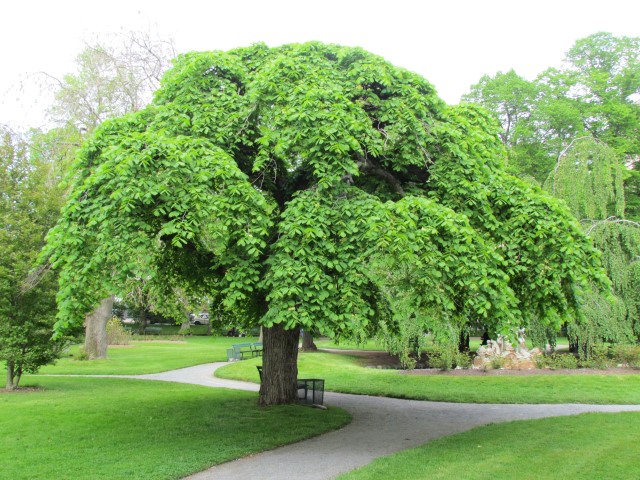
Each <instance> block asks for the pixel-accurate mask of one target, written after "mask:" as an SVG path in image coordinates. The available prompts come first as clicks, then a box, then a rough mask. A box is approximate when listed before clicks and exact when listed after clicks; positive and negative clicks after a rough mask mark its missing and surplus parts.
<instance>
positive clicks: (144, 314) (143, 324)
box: [139, 308, 147, 335]
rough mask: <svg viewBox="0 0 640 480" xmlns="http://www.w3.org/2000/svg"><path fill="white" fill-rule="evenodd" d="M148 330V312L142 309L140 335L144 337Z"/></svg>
mask: <svg viewBox="0 0 640 480" xmlns="http://www.w3.org/2000/svg"><path fill="white" fill-rule="evenodd" d="M146 330H147V310H146V309H144V308H143V309H142V310H141V311H140V330H139V332H140V335H144V334H145V333H146Z"/></svg>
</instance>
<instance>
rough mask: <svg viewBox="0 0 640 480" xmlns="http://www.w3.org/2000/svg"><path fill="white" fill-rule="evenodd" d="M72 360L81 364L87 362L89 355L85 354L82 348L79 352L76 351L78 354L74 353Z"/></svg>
mask: <svg viewBox="0 0 640 480" xmlns="http://www.w3.org/2000/svg"><path fill="white" fill-rule="evenodd" d="M74 358H75V359H76V360H78V361H81V362H83V361H85V360H89V354H88V353H87V352H85V350H84V348H81V349H80V350H78V353H76V355H75V356H74Z"/></svg>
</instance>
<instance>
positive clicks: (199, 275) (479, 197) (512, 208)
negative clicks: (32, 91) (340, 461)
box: [48, 43, 606, 403]
mask: <svg viewBox="0 0 640 480" xmlns="http://www.w3.org/2000/svg"><path fill="white" fill-rule="evenodd" d="M497 131H498V130H497V125H496V124H494V122H493V121H491V120H490V119H489V118H488V117H487V116H486V115H485V114H484V113H483V112H482V111H481V110H480V109H476V108H473V107H453V108H450V107H447V106H445V104H444V103H443V102H442V101H441V100H440V99H439V98H438V97H437V95H436V94H435V92H434V89H433V87H432V86H431V85H430V84H429V83H428V82H427V81H425V80H424V79H423V78H421V77H419V76H418V75H415V74H413V73H410V72H408V71H406V70H403V69H401V68H397V67H394V66H392V65H390V64H389V63H387V62H386V61H384V60H383V59H382V58H380V57H377V56H374V55H372V54H370V53H368V52H366V51H364V50H362V49H358V48H346V47H339V46H334V45H323V44H320V43H308V44H303V45H286V46H282V47H278V48H268V47H267V46H265V45H262V44H258V45H255V46H252V47H249V48H242V49H237V50H232V51H229V52H218V51H216V52H204V53H189V54H185V55H181V56H179V57H178V58H177V59H176V61H175V65H174V67H173V68H172V69H171V70H170V71H169V72H168V73H167V74H166V75H165V77H164V79H163V81H162V86H161V88H160V89H159V90H158V91H157V92H156V95H155V99H154V102H153V103H152V104H151V105H150V106H149V107H147V108H145V109H144V110H142V111H140V112H138V113H135V114H130V115H127V116H124V117H122V118H119V119H115V120H111V121H107V122H105V123H104V124H103V125H102V126H101V127H99V128H98V129H97V130H96V132H95V134H94V135H93V136H92V138H91V139H90V140H89V141H88V142H87V143H86V144H85V145H84V147H83V149H82V151H81V153H80V155H79V158H78V160H77V162H76V164H75V166H74V169H73V178H72V180H71V181H72V192H71V195H70V197H69V200H68V202H67V205H66V206H65V208H64V210H63V214H62V218H61V220H60V222H59V223H58V225H57V227H56V228H55V230H54V231H53V232H52V234H51V236H50V238H49V249H48V255H49V256H50V258H51V259H52V261H53V263H54V265H55V266H56V267H58V268H59V269H60V278H61V290H60V295H59V306H60V315H59V321H58V328H60V329H63V328H64V327H65V326H68V325H72V324H74V323H76V322H78V321H80V319H82V318H83V316H84V315H85V314H86V313H87V312H89V311H91V310H92V309H93V307H94V306H95V305H96V304H97V302H98V301H99V300H100V299H101V298H104V297H105V296H106V295H108V294H111V293H117V292H118V291H119V290H121V289H122V288H124V285H126V282H127V279H128V278H132V277H134V278H148V279H149V282H150V284H152V285H153V288H154V289H156V291H163V289H164V290H165V291H166V292H167V296H166V300H167V302H166V303H171V302H170V298H171V292H175V291H176V288H180V289H183V291H187V292H188V293H189V294H190V295H207V294H211V292H215V293H216V295H220V297H221V298H223V299H224V303H225V305H226V306H227V307H228V308H232V309H234V310H235V311H237V312H242V313H243V315H244V316H245V318H246V322H247V323H253V324H260V325H263V326H264V327H267V328H266V330H267V331H266V333H265V337H266V338H265V359H264V361H265V364H264V366H265V370H264V372H265V381H264V382H263V390H262V391H261V399H262V402H263V403H279V402H282V401H289V400H291V397H290V395H292V394H293V393H291V392H292V389H289V390H287V389H288V388H289V386H290V385H293V381H294V380H295V361H294V362H293V367H291V365H290V364H291V361H290V360H291V356H292V355H293V360H295V353H293V350H291V352H292V353H291V354H290V356H289V359H285V361H284V363H286V364H287V365H288V367H286V366H282V362H280V363H279V364H278V365H276V362H275V358H276V356H275V352H274V350H275V346H276V345H277V342H275V341H274V340H273V338H271V337H270V335H272V334H273V335H274V336H286V335H288V333H287V332H293V333H292V334H293V335H295V334H296V333H297V330H298V329H299V328H304V329H318V330H320V331H321V332H323V333H325V334H329V335H332V336H353V335H356V336H365V335H372V334H374V333H376V332H379V331H385V332H389V333H390V334H392V333H395V332H398V331H399V329H400V327H399V325H400V323H401V322H402V321H405V320H406V319H407V318H410V319H414V320H415V322H418V323H419V324H421V325H423V326H424V330H425V331H431V332H439V333H440V334H445V333H446V332H450V333H451V334H453V335H457V333H458V331H459V330H460V328H463V327H464V326H465V325H466V324H467V323H468V322H470V321H476V320H478V319H481V320H482V322H483V323H484V324H485V325H486V326H487V327H488V328H490V329H491V330H492V331H494V332H499V333H505V334H511V333H512V332H513V331H514V329H515V328H516V327H518V326H520V325H526V324H527V322H528V321H529V319H530V318H533V317H535V318H536V319H537V320H538V321H540V322H542V323H544V324H549V323H551V324H552V326H553V327H554V328H555V327H557V326H558V325H557V322H558V320H557V319H558V318H562V317H563V316H565V315H566V314H567V313H569V312H571V311H573V310H575V309H576V308H577V307H578V304H579V297H580V292H581V291H582V289H586V288H588V286H589V285H590V284H593V283H595V284H596V285H600V286H606V281H605V280H604V277H603V274H602V271H601V269H600V267H599V259H598V257H597V254H596V251H595V250H594V249H593V247H592V246H591V244H590V242H589V241H588V240H587V239H586V238H585V236H584V235H583V234H582V232H581V229H580V227H579V225H578V224H577V223H576V222H575V220H573V219H572V217H571V215H570V213H569V212H568V211H567V210H566V209H565V207H563V206H562V205H561V204H560V203H558V202H557V201H556V200H554V199H553V198H551V197H549V196H548V195H546V194H545V193H543V192H542V191H541V190H540V189H536V188H531V187H529V186H528V185H526V184H525V183H523V182H521V181H519V180H517V179H516V178H513V177H510V176H509V175H507V174H505V173H504V165H503V157H504V149H503V146H502V143H501V142H500V140H499V137H498V134H497ZM269 332H271V333H269ZM283 338H284V337H283ZM295 342H296V345H297V337H296V340H295ZM289 343H291V341H289ZM283 345H284V343H283ZM287 348H288V347H287ZM285 367H286V368H290V370H289V372H288V373H286V374H283V375H276V374H275V372H276V370H278V369H280V371H282V369H283V368H285ZM277 382H284V383H287V382H288V383H287V385H285V386H284V387H282V388H280V387H278V384H277ZM289 384H290V385H289ZM280 386H282V385H280ZM273 392H276V393H275V394H272V393H273Z"/></svg>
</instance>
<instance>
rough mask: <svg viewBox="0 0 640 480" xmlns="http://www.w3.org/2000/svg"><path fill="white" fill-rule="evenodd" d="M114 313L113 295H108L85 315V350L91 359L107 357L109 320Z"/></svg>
mask: <svg viewBox="0 0 640 480" xmlns="http://www.w3.org/2000/svg"><path fill="white" fill-rule="evenodd" d="M112 315H113V296H111V297H107V298H105V299H104V300H102V301H101V302H100V305H98V307H97V308H96V309H95V310H94V311H93V312H91V313H90V314H89V315H87V316H86V317H85V338H84V351H85V352H86V354H87V355H88V356H89V360H94V359H97V358H107V346H108V343H107V322H108V321H109V320H110V319H111V317H112Z"/></svg>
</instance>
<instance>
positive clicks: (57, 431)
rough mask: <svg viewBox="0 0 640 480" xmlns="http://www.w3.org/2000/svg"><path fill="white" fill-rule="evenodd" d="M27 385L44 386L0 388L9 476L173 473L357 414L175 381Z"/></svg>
mask: <svg viewBox="0 0 640 480" xmlns="http://www.w3.org/2000/svg"><path fill="white" fill-rule="evenodd" d="M25 385H35V386H39V387H40V388H41V389H42V390H40V391H22V392H16V393H1V394H0V418H2V421H1V422H0V451H1V452H2V455H0V477H1V478H7V479H12V480H19V479H24V480H27V479H29V480H33V479H54V478H55V479H79V478H90V479H95V480H98V479H105V480H107V479H108V480H115V479H145V480H148V479H154V480H155V479H175V478H181V477H183V476H185V475H188V474H190V473H193V472H196V471H200V470H203V469H205V468H207V467H209V466H211V465H214V464H218V463H222V462H225V461H228V460H232V459H235V458H239V457H243V456H245V455H249V454H251V453H255V452H258V451H261V450H265V449H271V448H275V447H277V446H279V445H282V444H286V443H291V442H295V441H298V440H301V439H303V438H307V437H310V436H314V435H318V434H320V433H322V432H324V431H327V430H331V429H335V428H338V427H340V426H342V425H344V424H345V423H346V422H348V420H349V416H348V414H347V413H346V412H344V411H342V410H339V409H329V410H326V411H323V410H318V409H312V408H307V407H300V406H285V407H274V408H268V409H260V408H258V407H257V401H256V400H257V397H256V394H255V393H251V392H240V391H234V390H225V389H213V388H205V387H198V386H191V385H183V384H173V383H168V382H152V381H142V380H127V379H111V378H98V379H96V378H77V377H74V378H65V377H34V376H31V377H27V378H26V381H25Z"/></svg>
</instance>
